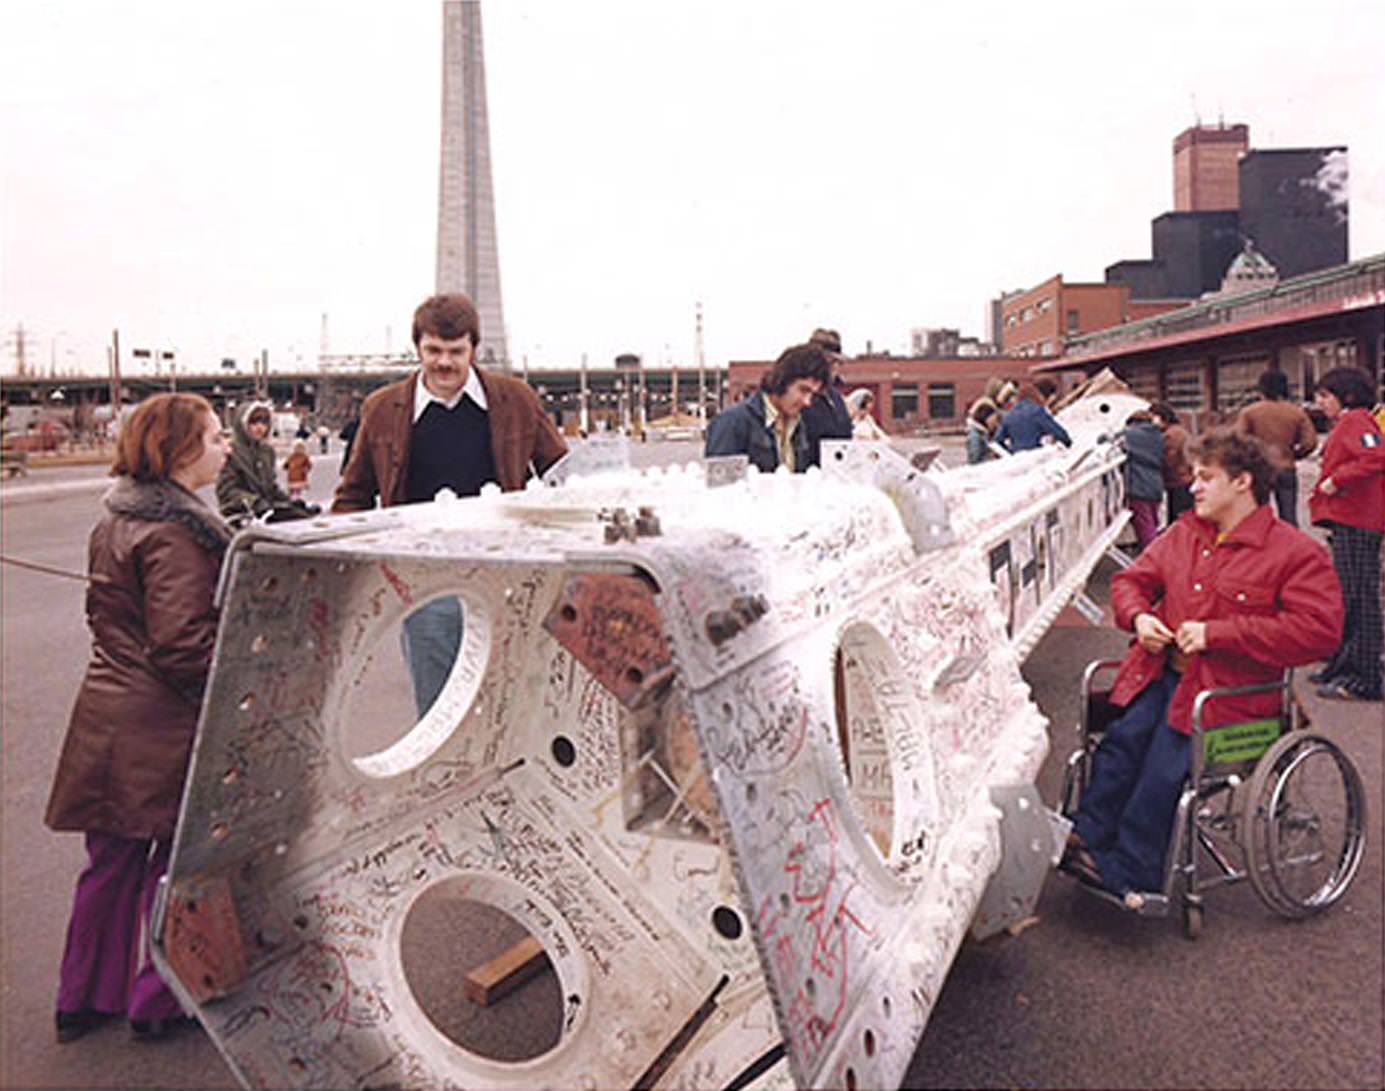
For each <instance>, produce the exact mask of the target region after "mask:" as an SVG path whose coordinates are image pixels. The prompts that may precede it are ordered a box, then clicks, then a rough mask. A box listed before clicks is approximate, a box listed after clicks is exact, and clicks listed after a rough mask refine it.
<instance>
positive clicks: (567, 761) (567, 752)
mask: <svg viewBox="0 0 1385 1091" xmlns="http://www.w3.org/2000/svg"><path fill="white" fill-rule="evenodd" d="M551 749H552V751H553V760H554V761H556V762H557V763H558V764H559V765H561V766H562V767H563V768H564V769H567V768H569V767H570V766H571V765H572V763H573V762H575V761H576V760H577V747H575V746H573V745H572V740H571V739H569V738H568V737H567V736H566V735H559V736H558V737H557V738H556V739H554V740H553V745H552V747H551Z"/></svg>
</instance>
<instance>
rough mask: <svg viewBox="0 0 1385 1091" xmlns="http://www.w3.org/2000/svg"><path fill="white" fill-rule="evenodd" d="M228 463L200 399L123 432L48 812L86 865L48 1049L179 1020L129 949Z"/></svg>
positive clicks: (192, 704)
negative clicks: (119, 1019)
mask: <svg viewBox="0 0 1385 1091" xmlns="http://www.w3.org/2000/svg"><path fill="white" fill-rule="evenodd" d="M225 457H226V448H225V443H224V441H223V439H222V436H221V426H220V424H219V423H218V421H217V419H216V416H215V415H214V414H213V413H212V408H211V406H210V405H208V404H207V402H206V401H205V400H204V399H202V398H199V397H196V396H195V395H189V394H159V395H156V396H154V397H152V398H149V399H148V400H146V401H144V402H142V403H141V404H140V406H139V407H138V408H137V409H136V410H135V412H134V413H133V414H132V415H131V417H130V419H129V421H128V422H127V423H126V424H125V425H124V427H123V428H122V429H121V434H120V442H119V447H118V451H117V454H116V460H115V464H114V465H113V466H112V468H111V473H112V474H113V475H115V476H116V477H117V478H118V480H117V482H116V485H115V487H114V488H112V489H111V491H110V492H109V493H108V494H107V495H106V497H105V499H104V501H103V503H104V505H105V509H106V511H105V514H104V515H103V516H102V518H101V520H100V522H98V523H97V524H96V526H95V528H94V529H93V530H92V532H91V540H90V543H89V551H88V571H89V578H90V581H91V582H90V584H89V587H88V590H87V601H86V611H87V624H88V626H89V627H90V629H91V633H92V652H91V661H90V662H89V664H88V665H87V672H86V677H85V678H84V679H83V680H82V686H81V689H80V690H79V691H78V694H77V701H76V706H75V707H74V708H73V710H72V719H71V722H70V723H69V725H68V729H67V738H66V740H65V741H64V743H63V750H62V756H61V758H60V759H59V762H58V770H57V775H56V777H55V778H54V782H53V790H52V794H51V796H50V798H49V800H48V811H47V814H46V816H45V821H46V822H47V824H48V825H49V826H50V827H52V828H53V829H55V830H80V831H82V832H83V833H84V834H85V835H86V846H87V853H88V856H89V862H88V865H87V867H86V869H85V870H84V871H83V872H82V875H81V877H80V878H79V879H78V881H77V891H76V895H75V897H74V900H73V907H72V919H71V923H70V924H69V926H68V935H67V946H66V949H65V951H64V953H63V962H62V972H61V979H60V985H59V990H58V1003H57V1034H58V1041H60V1042H67V1041H71V1040H73V1039H74V1038H78V1037H80V1036H81V1035H82V1034H84V1033H86V1031H88V1030H90V1029H91V1028H92V1027H93V1026H95V1025H96V1024H97V1023H98V1022H100V1021H101V1020H103V1019H104V1018H105V1017H107V1016H110V1015H124V1016H126V1017H127V1018H128V1019H129V1020H130V1025H131V1027H132V1029H133V1030H134V1032H135V1034H136V1036H159V1035H161V1034H163V1033H164V1032H165V1031H166V1030H167V1029H169V1028H170V1027H172V1026H173V1025H176V1023H177V1022H178V1021H179V1020H180V1017H181V1014H182V1011H181V1008H180V1006H179V1004H178V1001H177V999H176V998H175V997H174V996H173V994H172V993H171V992H170V991H169V990H168V987H167V986H166V985H165V984H164V983H163V981H162V980H160V978H159V976H158V974H157V972H156V971H155V970H154V968H153V966H152V964H151V963H150V962H149V958H148V952H147V941H146V942H145V944H144V945H143V946H144V950H142V951H140V952H137V951H136V949H135V948H136V944H137V943H138V942H139V940H140V935H141V931H142V925H143V924H144V923H146V922H147V921H148V916H149V910H150V907H151V905H152V903H153V897H154V891H155V888H156V886H157V884H158V880H159V878H160V877H161V876H162V875H163V873H164V870H165V868H166V867H167V864H168V853H169V848H170V846H171V843H172V838H173V828H174V825H175V823H176V821H177V817H178V805H179V802H180V798H181V796H182V790H183V777H184V774H185V773H186V771H187V763H188V756H189V753H190V751H191V748H192V738H193V733H194V731H195V729H196V726H197V716H198V711H199V708H200V705H201V699H202V690H203V687H204V686H205V684H206V679H207V671H208V668H209V666H210V663H211V656H212V646H213V644H214V643H215V640H216V622H217V618H216V611H215V608H214V607H213V605H212V598H213V593H214V591H215V589H216V581H217V575H218V572H219V570H220V567H221V558H222V555H223V553H224V552H225V549H226V544H227V542H228V541H229V538H230V535H229V532H228V531H227V528H226V524H225V523H224V522H222V520H221V519H220V517H219V516H218V515H217V514H216V513H215V512H213V511H212V510H211V509H210V508H208V507H207V506H206V505H205V504H203V503H202V501H201V500H199V499H198V497H197V496H196V495H195V491H196V490H197V489H200V488H202V487H204V486H206V485H210V484H211V483H212V482H214V481H215V480H216V476H217V472H218V471H219V470H220V469H221V464H222V462H223V461H224V460H225ZM137 954H138V958H137V957H136V956H137Z"/></svg>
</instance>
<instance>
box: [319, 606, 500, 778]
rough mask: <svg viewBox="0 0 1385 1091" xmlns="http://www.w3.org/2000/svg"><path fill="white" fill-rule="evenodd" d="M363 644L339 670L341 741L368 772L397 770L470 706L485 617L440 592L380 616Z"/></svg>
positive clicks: (484, 648) (485, 644) (416, 759)
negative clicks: (402, 611)
mask: <svg viewBox="0 0 1385 1091" xmlns="http://www.w3.org/2000/svg"><path fill="white" fill-rule="evenodd" d="M362 647H363V649H364V651H363V653H362V654H361V655H360V656H359V657H358V658H357V659H356V660H355V661H354V663H353V664H352V665H351V666H350V667H348V669H347V672H346V678H347V682H346V685H347V690H346V694H345V696H344V698H343V700H342V704H341V712H340V714H339V716H338V718H337V722H338V723H339V724H340V725H341V726H340V729H339V733H338V738H339V742H340V746H341V748H342V753H343V754H344V756H345V757H346V758H347V759H348V760H349V761H351V762H352V763H354V765H355V766H356V768H357V769H359V770H360V771H361V772H362V773H364V774H366V775H367V776H371V777H393V776H398V775H400V774H401V773H406V772H408V771H409V770H410V769H414V768H416V767H417V766H419V765H421V764H422V763H423V762H425V761H427V760H428V759H429V758H431V757H432V756H433V754H434V753H436V751H437V749H438V747H440V746H442V745H443V743H445V742H446V741H447V740H448V739H449V738H450V737H451V735H452V733H453V732H454V731H455V730H456V729H457V727H458V726H459V725H460V724H461V722H462V720H463V719H464V718H465V717H466V715H467V713H468V712H469V711H470V710H471V708H472V706H473V704H475V702H476V699H477V695H478V694H479V692H480V689H481V682H482V679H483V677H484V675H485V669H486V665H487V661H488V660H489V658H490V647H491V620H490V615H489V613H488V612H487V611H486V610H485V609H484V608H483V607H482V606H480V605H479V604H477V603H474V602H472V601H471V600H469V599H468V600H463V599H462V598H461V597H459V596H457V595H453V594H447V595H439V596H437V597H435V598H432V599H429V600H428V601H426V602H424V603H422V604H420V605H418V606H416V607H414V608H413V609H412V610H410V611H408V613H406V614H404V615H403V616H402V617H399V616H397V615H396V616H394V617H388V616H387V617H384V618H382V619H381V621H380V623H379V625H378V627H377V629H376V631H375V633H374V635H373V638H372V637H367V638H366V639H365V641H363V642H362Z"/></svg>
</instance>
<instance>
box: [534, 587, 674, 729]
mask: <svg viewBox="0 0 1385 1091" xmlns="http://www.w3.org/2000/svg"><path fill="white" fill-rule="evenodd" d="M543 627H544V628H545V629H547V630H548V631H549V632H550V633H551V634H552V635H553V637H554V639H555V640H557V641H558V643H559V644H561V645H562V646H563V647H564V648H566V649H567V650H568V651H569V652H571V653H572V656H573V658H575V659H576V660H577V662H579V663H581V664H582V666H584V667H586V668H587V670H589V671H591V673H592V676H593V677H594V678H596V680H597V681H598V682H600V683H601V684H602V685H603V686H605V687H606V688H607V689H608V690H610V691H611V693H612V694H614V695H615V698H616V699H617V700H618V701H620V703H621V704H623V705H624V706H625V707H626V708H635V707H636V706H638V705H640V704H641V703H643V702H644V701H645V700H646V699H648V697H649V696H650V695H651V694H653V693H656V692H658V691H659V690H660V689H662V688H663V687H664V686H665V685H666V684H667V682H668V680H669V678H670V672H671V670H672V667H671V662H672V659H671V656H670V655H669V649H668V641H667V640H666V639H665V637H664V626H663V622H662V621H661V620H660V619H659V610H658V607H657V606H656V605H655V603H654V593H653V591H652V590H651V589H650V587H649V584H647V583H646V582H645V581H643V580H641V579H638V578H637V577H635V576H622V575H613V574H595V573H586V574H584V575H580V576H573V577H572V578H571V579H569V580H568V581H567V583H566V585H565V586H564V587H563V592H562V594H561V595H559V597H558V602H557V604H556V605H555V606H554V607H553V609H552V611H550V613H549V615H548V617H547V618H545V619H544V623H543Z"/></svg>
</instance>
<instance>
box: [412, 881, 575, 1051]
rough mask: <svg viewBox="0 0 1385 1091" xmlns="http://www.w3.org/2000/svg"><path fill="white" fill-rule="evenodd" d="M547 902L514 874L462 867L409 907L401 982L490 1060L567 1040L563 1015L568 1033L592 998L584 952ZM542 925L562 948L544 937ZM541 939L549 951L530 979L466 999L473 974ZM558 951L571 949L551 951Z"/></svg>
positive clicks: (467, 1046) (455, 1037)
mask: <svg viewBox="0 0 1385 1091" xmlns="http://www.w3.org/2000/svg"><path fill="white" fill-rule="evenodd" d="M541 901H542V899H540V898H538V897H537V896H536V895H534V894H533V893H532V892H530V891H529V890H527V889H526V888H525V887H523V886H521V885H520V884H518V883H516V882H514V881H513V880H510V879H505V878H501V877H497V876H481V875H467V874H464V875H459V876H453V877H449V878H447V879H444V880H442V881H441V882H438V883H435V884H434V885H432V886H430V887H428V888H427V889H426V890H424V891H423V892H422V893H421V894H420V895H419V896H418V897H417V898H416V899H415V900H414V902H413V904H412V905H410V907H409V909H408V911H407V912H406V914H405V917H404V921H403V927H402V929H401V932H400V937H399V956H400V964H401V969H402V970H403V974H404V980H405V982H407V984H408V988H409V992H410V994H411V995H412V998H413V1000H414V1001H415V1002H416V1003H417V1004H418V1006H419V1008H420V1009H421V1010H422V1012H423V1014H424V1015H425V1016H426V1017H427V1019H428V1020H429V1021H430V1022H431V1023H432V1024H433V1026H434V1027H435V1028H436V1029H437V1030H438V1031H439V1032H440V1033H441V1034H442V1035H443V1036H444V1037H445V1038H447V1039H448V1040H449V1041H451V1042H453V1043H454V1044H455V1045H458V1046H460V1047H461V1048H462V1049H464V1050H467V1051H468V1052H470V1053H473V1054H476V1055H478V1056H481V1057H485V1058H487V1059H489V1060H492V1061H499V1062H506V1063H516V1062H521V1061H529V1060H533V1059H534V1058H536V1057H540V1056H542V1055H544V1054H545V1053H548V1052H549V1051H551V1050H552V1049H553V1048H554V1047H556V1046H557V1045H558V1044H559V1043H560V1042H561V1041H562V1039H563V1037H564V1022H565V1020H566V1021H567V1022H568V1023H569V1026H568V1027H567V1033H568V1034H571V1033H572V1032H573V1031H575V1030H577V1029H578V1027H577V1023H576V1020H577V1019H579V1018H580V1017H581V1015H582V1014H583V1013H584V1009H585V1008H586V1006H587V1004H588V1002H589V990H588V989H587V987H586V985H587V980H586V968H585V964H584V963H583V962H582V961H581V960H582V957H583V956H581V955H580V954H578V953H577V952H579V951H580V947H579V945H578V944H577V941H576V937H575V936H573V935H570V934H569V933H568V930H567V926H566V922H565V921H564V920H563V918H562V916H561V914H560V913H558V911H557V910H556V908H555V907H554V906H552V905H549V904H547V903H546V902H542V904H540V902H541ZM526 907H527V908H526ZM540 919H541V920H542V921H545V922H547V923H546V924H545V923H539V921H540ZM545 930H547V933H548V938H550V939H554V940H557V941H558V942H557V944H556V945H555V944H553V943H546V942H545V935H544V932H545ZM534 941H537V946H538V947H540V948H542V953H540V954H539V955H538V957H537V961H536V962H534V963H533V964H532V966H531V969H532V971H534V972H533V976H532V977H530V978H528V979H527V980H525V981H523V982H522V983H521V984H519V985H517V986H516V987H515V988H514V989H513V990H511V991H509V992H507V993H505V994H504V996H503V997H500V998H498V999H495V1000H493V1001H492V1002H491V1003H490V1004H489V1005H482V1004H479V1003H475V1002H473V1001H472V1000H470V999H468V998H467V996H466V994H465V992H464V990H463V988H462V982H463V981H464V980H465V979H466V977H467V975H468V974H471V973H472V972H473V971H475V970H477V969H478V968H479V967H482V966H485V965H486V964H487V963H489V962H490V961H491V960H492V959H496V958H499V957H500V956H502V955H506V954H507V953H510V952H513V951H514V949H515V948H516V946H517V945H519V944H523V943H526V942H527V943H529V944H530V945H531V946H533V944H534ZM559 949H565V950H567V951H568V952H569V954H568V955H566V956H564V957H562V958H554V957H553V952H554V951H555V950H559Z"/></svg>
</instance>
